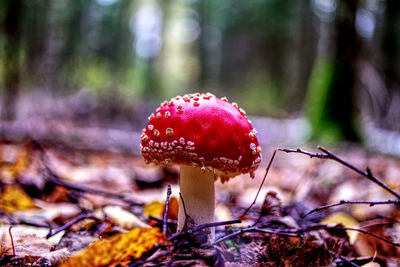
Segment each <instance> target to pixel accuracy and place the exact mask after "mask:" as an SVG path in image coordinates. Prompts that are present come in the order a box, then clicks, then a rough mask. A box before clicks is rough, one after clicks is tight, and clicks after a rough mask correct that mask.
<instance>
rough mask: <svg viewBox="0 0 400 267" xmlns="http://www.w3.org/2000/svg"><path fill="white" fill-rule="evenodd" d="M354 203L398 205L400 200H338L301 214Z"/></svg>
mask: <svg viewBox="0 0 400 267" xmlns="http://www.w3.org/2000/svg"><path fill="white" fill-rule="evenodd" d="M349 204H350V205H354V204H367V205H369V206H371V207H372V206H375V205H384V204H394V205H400V200H397V199H394V200H387V201H363V200H355V201H352V200H340V201H339V202H337V203H333V204H329V205H325V206H321V207H318V208H315V209H312V210H310V211H309V212H307V213H306V214H304V215H303V217H306V216H308V215H310V214H311V213H314V212H319V211H321V210H326V209H329V208H332V207H337V206H341V205H349Z"/></svg>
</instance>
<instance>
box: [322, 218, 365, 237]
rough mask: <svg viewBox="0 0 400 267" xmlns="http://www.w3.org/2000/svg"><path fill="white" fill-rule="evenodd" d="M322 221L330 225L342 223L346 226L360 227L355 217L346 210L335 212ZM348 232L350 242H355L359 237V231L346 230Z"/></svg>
mask: <svg viewBox="0 0 400 267" xmlns="http://www.w3.org/2000/svg"><path fill="white" fill-rule="evenodd" d="M321 223H323V224H328V225H336V224H339V223H340V224H342V225H343V226H344V227H350V228H358V222H357V221H356V220H355V219H354V218H353V217H351V216H350V215H348V214H346V213H344V212H335V213H333V214H331V215H329V216H328V217H327V218H325V219H324V220H322V221H321ZM346 233H347V235H348V236H349V241H350V244H354V242H355V240H356V239H357V236H358V232H356V231H346Z"/></svg>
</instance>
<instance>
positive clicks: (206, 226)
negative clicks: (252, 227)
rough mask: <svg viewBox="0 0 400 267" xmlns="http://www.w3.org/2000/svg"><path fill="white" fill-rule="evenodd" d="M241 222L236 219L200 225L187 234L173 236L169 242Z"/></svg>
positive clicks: (186, 232)
mask: <svg viewBox="0 0 400 267" xmlns="http://www.w3.org/2000/svg"><path fill="white" fill-rule="evenodd" d="M241 222H242V220H239V219H234V220H229V221H222V222H213V223H205V224H200V225H198V226H196V227H194V228H193V229H189V230H187V231H185V232H180V233H176V234H173V235H171V236H170V237H169V238H168V240H170V241H171V240H174V239H177V238H179V237H181V236H184V235H187V234H193V233H195V232H198V231H201V230H203V229H206V228H210V227H216V226H221V225H227V224H234V223H241Z"/></svg>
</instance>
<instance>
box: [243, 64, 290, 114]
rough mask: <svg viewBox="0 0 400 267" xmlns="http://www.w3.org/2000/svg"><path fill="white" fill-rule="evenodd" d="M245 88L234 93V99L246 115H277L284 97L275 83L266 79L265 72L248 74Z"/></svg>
mask: <svg viewBox="0 0 400 267" xmlns="http://www.w3.org/2000/svg"><path fill="white" fill-rule="evenodd" d="M245 86H246V87H245V88H243V90H239V91H238V92H237V93H236V96H237V97H236V98H237V99H238V101H240V103H241V106H243V108H244V109H245V110H246V111H247V112H248V113H250V114H259V115H262V114H275V115H278V114H277V113H279V111H280V110H281V109H282V106H283V104H284V101H285V97H284V96H283V88H282V87H281V86H279V84H278V82H277V81H275V80H273V79H272V78H270V77H268V75H267V74H266V72H265V71H262V70H252V71H249V72H248V75H247V78H246V82H245Z"/></svg>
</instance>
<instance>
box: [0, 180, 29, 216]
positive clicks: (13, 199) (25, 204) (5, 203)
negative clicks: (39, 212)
mask: <svg viewBox="0 0 400 267" xmlns="http://www.w3.org/2000/svg"><path fill="white" fill-rule="evenodd" d="M31 208H35V205H34V204H33V201H32V199H31V198H30V197H29V196H28V195H27V194H26V193H25V192H24V191H22V190H21V189H20V188H18V187H16V186H13V185H7V186H6V187H5V188H4V190H3V192H1V194H0V209H2V210H3V211H4V212H5V213H10V212H14V211H17V210H26V209H31Z"/></svg>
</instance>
